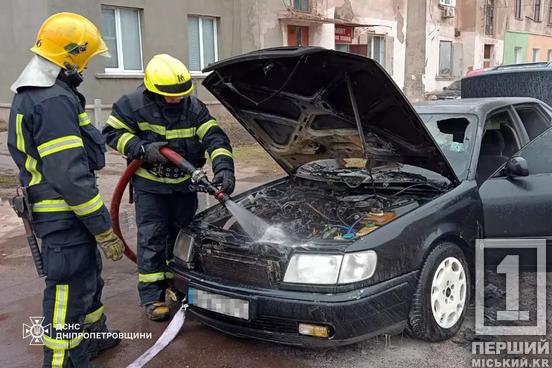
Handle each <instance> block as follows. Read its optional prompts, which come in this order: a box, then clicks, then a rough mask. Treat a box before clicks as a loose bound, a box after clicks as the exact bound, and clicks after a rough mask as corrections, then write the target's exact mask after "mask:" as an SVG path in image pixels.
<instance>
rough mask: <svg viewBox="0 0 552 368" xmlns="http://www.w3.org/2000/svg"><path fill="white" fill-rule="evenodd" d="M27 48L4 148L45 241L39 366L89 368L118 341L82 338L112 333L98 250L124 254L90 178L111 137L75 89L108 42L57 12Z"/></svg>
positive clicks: (85, 23) (27, 213) (80, 20)
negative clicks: (29, 56) (107, 137)
mask: <svg viewBox="0 0 552 368" xmlns="http://www.w3.org/2000/svg"><path fill="white" fill-rule="evenodd" d="M31 50H32V51H33V52H34V53H35V55H34V56H33V58H32V59H31V61H30V62H29V63H28V64H27V66H26V67H25V69H24V70H23V72H22V73H21V75H20V76H19V78H18V79H17V80H16V81H15V83H14V84H13V85H12V91H13V92H14V93H15V96H14V98H13V102H12V105H11V111H10V118H9V128H8V148H9V151H10V154H11V156H12V158H13V160H14V161H15V163H16V164H17V166H18V168H19V180H20V182H21V186H22V187H23V188H24V189H25V190H24V193H25V197H26V202H23V203H27V204H28V205H26V206H23V209H22V210H21V211H20V212H22V213H23V216H24V217H25V218H26V219H27V220H29V221H30V223H31V224H32V228H33V233H34V235H36V236H37V237H38V238H41V239H42V258H41V259H42V266H43V267H44V270H45V274H46V275H45V276H46V280H45V281H46V288H45V290H44V297H43V304H42V305H43V315H44V320H43V322H42V323H43V325H44V326H51V327H50V328H45V335H44V336H43V342H44V365H43V366H44V367H69V366H71V367H89V366H90V363H89V360H90V358H91V357H93V356H95V355H97V354H98V353H99V352H100V351H101V350H104V349H106V348H110V347H112V346H115V345H116V344H117V343H118V342H119V339H116V338H104V339H101V338H99V339H86V340H83V337H82V334H79V333H81V332H83V330H84V331H86V332H106V331H107V327H106V324H105V320H106V318H105V315H104V313H103V310H104V307H103V305H102V301H101V294H102V288H103V284H104V282H103V280H102V277H101V270H102V261H101V257H100V254H99V251H98V247H99V248H100V249H101V250H102V251H103V253H104V255H105V256H106V257H107V258H110V259H111V260H114V261H116V260H118V259H120V258H121V257H122V253H123V244H122V242H121V240H120V239H119V238H118V237H117V236H116V235H115V234H114V233H113V230H112V228H111V220H110V217H109V213H108V211H107V209H106V207H105V205H104V202H103V200H102V196H101V195H100V193H99V192H98V189H97V187H96V179H95V175H94V171H96V170H100V169H101V168H102V167H103V166H104V165H105V161H104V152H105V146H104V143H105V141H104V140H103V137H102V135H101V133H100V132H99V131H98V130H97V129H96V128H95V127H94V126H93V125H92V124H91V122H90V119H89V117H88V116H87V114H86V112H85V111H84V107H85V100H84V96H83V95H81V94H80V93H79V92H78V91H77V86H78V85H79V84H80V83H81V82H82V74H81V72H82V71H83V70H84V69H85V68H86V65H87V64H88V62H89V60H90V59H91V58H92V57H93V56H94V55H97V54H104V53H106V52H107V47H106V46H105V43H104V41H103V40H102V38H101V35H100V32H99V31H98V29H97V28H96V26H94V24H93V23H92V22H90V21H89V20H88V19H86V18H84V17H83V16H81V15H78V14H73V13H58V14H54V15H52V16H51V17H50V18H48V19H47V20H46V21H45V22H44V23H43V25H42V27H41V28H40V30H39V32H38V36H37V39H36V43H35V45H34V47H33V48H32V49H31ZM19 203H21V202H19ZM38 263H40V262H38ZM98 336H101V334H98ZM104 336H106V335H105V334H104ZM110 336H111V335H110Z"/></svg>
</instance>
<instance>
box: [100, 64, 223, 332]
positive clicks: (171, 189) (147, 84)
mask: <svg viewBox="0 0 552 368" xmlns="http://www.w3.org/2000/svg"><path fill="white" fill-rule="evenodd" d="M192 90H193V84H192V80H191V76H190V73H189V72H188V69H187V68H186V66H185V65H184V64H183V63H182V62H180V61H179V60H178V59H175V58H173V57H171V56H169V55H166V54H161V55H156V56H154V57H153V58H152V59H151V61H150V62H149V63H148V65H147V66H146V70H145V73H144V83H143V84H142V85H140V86H139V87H138V88H137V90H135V91H133V92H131V93H129V94H126V95H124V96H122V97H121V98H120V99H119V100H118V101H117V102H115V104H113V109H112V113H111V116H109V118H108V120H107V125H106V127H105V128H104V130H103V134H104V136H105V137H106V138H107V143H108V144H109V145H110V146H111V147H113V148H114V149H116V150H117V151H119V152H120V153H121V154H123V155H124V156H125V157H126V158H127V159H128V160H135V159H138V160H143V161H144V164H143V165H142V167H141V168H140V169H138V171H137V172H136V174H135V176H134V177H133V179H132V184H133V188H134V199H135V207H136V222H137V227H138V272H139V274H138V293H139V295H140V302H141V305H143V306H145V310H146V315H147V316H148V318H150V319H151V320H155V321H159V320H164V319H167V318H168V316H169V308H168V306H167V304H166V303H165V290H166V288H167V286H168V284H169V282H170V280H171V279H172V277H173V275H172V273H171V272H169V271H168V269H167V264H166V262H167V261H168V260H170V259H171V258H172V248H173V245H174V240H175V238H176V235H177V234H178V231H179V229H180V228H182V227H185V226H187V225H188V223H189V222H190V220H191V218H192V216H193V215H194V214H195V212H196V210H197V195H196V193H195V192H194V191H192V190H191V188H190V177H189V176H188V175H187V174H186V173H185V172H183V171H181V170H180V169H178V168H177V167H176V166H174V165H173V164H171V163H170V162H168V161H167V160H166V159H165V157H164V156H163V155H162V154H161V153H160V152H159V149H160V148H161V147H164V146H167V147H169V148H171V149H173V150H174V151H176V152H177V153H179V154H181V155H182V156H184V157H185V158H186V159H187V160H188V161H190V162H191V163H192V164H193V165H195V166H196V167H198V168H200V167H202V166H203V165H204V164H205V162H206V159H205V151H207V153H208V155H209V158H210V160H211V164H212V168H213V172H214V179H213V182H214V183H215V184H217V185H218V186H219V187H220V188H221V189H222V190H223V191H224V192H225V193H227V194H230V193H232V191H233V190H234V162H233V159H232V149H231V147H230V142H229V140H228V137H227V136H226V134H225V133H224V132H223V130H222V129H221V128H220V127H219V126H218V124H217V122H216V121H215V119H214V118H213V117H212V116H211V115H210V114H209V111H208V110H207V107H206V106H205V104H204V103H203V102H201V101H200V100H199V99H198V98H197V97H195V96H193V95H191V94H190V93H191V92H192Z"/></svg>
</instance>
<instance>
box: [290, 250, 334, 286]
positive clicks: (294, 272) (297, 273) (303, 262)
mask: <svg viewBox="0 0 552 368" xmlns="http://www.w3.org/2000/svg"><path fill="white" fill-rule="evenodd" d="M342 260H343V256H342V255H340V254H294V255H293V256H292V257H291V259H290V260H289V264H288V266H287V269H286V274H285V276H284V282H293V283H299V284H335V283H337V277H338V276H339V268H340V266H341V261H342Z"/></svg>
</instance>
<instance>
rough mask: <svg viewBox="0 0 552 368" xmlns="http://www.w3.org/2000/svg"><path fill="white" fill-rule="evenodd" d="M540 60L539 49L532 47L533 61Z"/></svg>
mask: <svg viewBox="0 0 552 368" xmlns="http://www.w3.org/2000/svg"><path fill="white" fill-rule="evenodd" d="M537 61H540V49H533V62H535V63H536V62H537Z"/></svg>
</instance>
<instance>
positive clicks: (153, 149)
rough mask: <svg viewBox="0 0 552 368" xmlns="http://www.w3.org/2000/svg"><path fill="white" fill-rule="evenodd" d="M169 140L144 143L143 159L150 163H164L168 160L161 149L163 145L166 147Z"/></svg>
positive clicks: (142, 148)
mask: <svg viewBox="0 0 552 368" xmlns="http://www.w3.org/2000/svg"><path fill="white" fill-rule="evenodd" d="M166 145H167V142H153V143H148V144H146V145H143V146H142V147H141V150H142V159H143V160H144V161H145V162H147V163H150V164H162V163H166V162H168V160H167V159H166V158H165V156H163V154H162V153H161V152H160V151H159V149H160V148H161V147H165V146H166Z"/></svg>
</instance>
